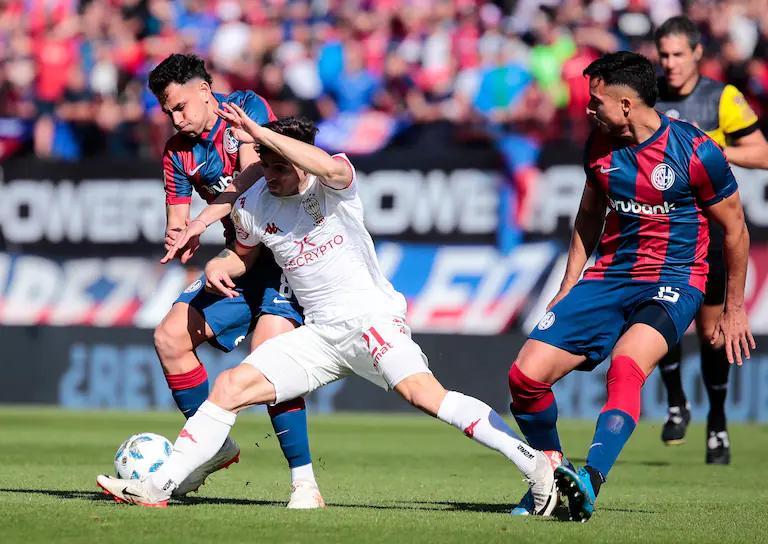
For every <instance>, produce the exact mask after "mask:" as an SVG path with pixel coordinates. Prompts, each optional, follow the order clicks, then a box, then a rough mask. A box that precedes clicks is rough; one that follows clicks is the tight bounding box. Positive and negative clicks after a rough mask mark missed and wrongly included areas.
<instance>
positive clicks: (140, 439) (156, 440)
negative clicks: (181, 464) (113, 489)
mask: <svg viewBox="0 0 768 544" xmlns="http://www.w3.org/2000/svg"><path fill="white" fill-rule="evenodd" d="M171 451H173V446H172V445H171V443H170V442H169V441H168V439H167V438H165V437H164V436H160V435H159V434H154V433H139V434H134V435H133V436H131V437H129V438H128V439H127V440H126V441H125V442H123V443H122V444H120V447H119V448H117V453H115V472H116V473H117V477H118V478H122V479H124V480H140V479H142V478H146V477H147V476H149V475H150V474H151V473H153V472H155V471H156V470H157V469H158V468H160V466H161V465H162V464H163V463H164V462H165V460H166V459H168V457H169V456H170V455H171Z"/></svg>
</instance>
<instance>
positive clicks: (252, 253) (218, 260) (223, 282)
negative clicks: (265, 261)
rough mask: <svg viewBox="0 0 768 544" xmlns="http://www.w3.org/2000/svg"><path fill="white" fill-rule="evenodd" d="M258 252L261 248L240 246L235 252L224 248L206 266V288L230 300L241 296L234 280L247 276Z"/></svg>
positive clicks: (236, 247)
mask: <svg viewBox="0 0 768 544" xmlns="http://www.w3.org/2000/svg"><path fill="white" fill-rule="evenodd" d="M258 252H259V246H256V247H252V248H251V247H248V248H246V247H244V246H241V245H239V244H238V245H236V246H235V248H234V250H232V249H229V248H224V249H223V250H222V251H221V253H219V254H218V255H216V256H215V257H214V258H213V259H211V260H210V261H208V264H206V265H205V288H206V289H208V290H209V291H213V292H216V293H218V294H221V295H224V296H225V297H229V298H234V297H237V296H240V293H238V292H237V291H235V282H234V280H235V279H237V278H239V277H240V276H242V275H243V274H245V272H246V271H247V270H248V268H249V267H250V266H251V265H252V264H253V262H254V260H255V259H256V256H257V255H258Z"/></svg>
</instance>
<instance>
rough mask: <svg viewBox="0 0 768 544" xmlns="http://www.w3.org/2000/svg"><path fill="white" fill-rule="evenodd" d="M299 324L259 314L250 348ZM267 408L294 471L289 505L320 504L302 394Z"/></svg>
mask: <svg viewBox="0 0 768 544" xmlns="http://www.w3.org/2000/svg"><path fill="white" fill-rule="evenodd" d="M298 325H299V324H298V323H297V322H296V321H295V320H293V319H290V318H288V317H284V316H281V315H274V314H263V315H261V316H259V320H258V322H257V323H256V328H255V329H254V330H253V336H252V337H251V350H252V351H253V350H255V349H256V348H257V347H258V346H260V345H261V344H262V343H263V342H265V341H266V340H269V339H270V338H273V337H275V336H277V335H279V334H283V333H285V332H289V331H292V330H293V329H294V328H296V327H297V326H298ZM267 411H268V413H269V417H270V418H271V420H272V428H273V429H274V430H275V436H276V437H277V440H278V442H279V443H280V449H281V450H282V452H283V456H284V457H285V459H286V461H288V468H289V469H290V471H291V489H292V491H291V500H290V501H289V503H288V507H289V508H317V507H319V506H320V501H318V500H317V497H318V496H320V493H319V491H318V490H317V481H316V480H315V473H314V470H313V468H312V455H311V453H310V449H309V434H308V432H307V409H306V404H305V402H304V398H303V397H298V398H295V399H292V400H288V401H285V402H281V403H279V404H275V405H268V406H267Z"/></svg>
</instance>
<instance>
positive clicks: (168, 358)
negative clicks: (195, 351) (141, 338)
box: [154, 321, 189, 373]
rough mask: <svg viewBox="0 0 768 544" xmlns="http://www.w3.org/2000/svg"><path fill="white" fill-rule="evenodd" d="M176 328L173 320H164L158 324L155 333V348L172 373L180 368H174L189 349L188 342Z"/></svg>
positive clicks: (162, 362) (164, 365) (166, 367)
mask: <svg viewBox="0 0 768 544" xmlns="http://www.w3.org/2000/svg"><path fill="white" fill-rule="evenodd" d="M174 328H175V327H174V322H173V321H163V322H161V323H160V324H159V325H158V326H157V328H156V329H155V333H154V343H155V350H156V351H157V355H158V356H159V358H160V363H161V364H162V365H163V368H164V369H165V371H166V372H171V373H173V372H175V371H178V370H179V369H177V368H174V362H175V361H176V359H178V358H179V357H181V356H183V355H184V354H185V353H186V352H187V351H189V350H187V349H185V344H186V342H184V341H183V338H182V337H181V335H180V334H179V333H178V331H176V330H174Z"/></svg>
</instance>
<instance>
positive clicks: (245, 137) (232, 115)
mask: <svg viewBox="0 0 768 544" xmlns="http://www.w3.org/2000/svg"><path fill="white" fill-rule="evenodd" d="M222 108H223V109H220V110H217V112H216V113H217V114H218V115H219V116H220V117H221V118H222V119H225V120H226V121H227V122H228V123H230V124H231V125H232V126H234V127H237V128H236V130H235V134H234V135H235V138H237V139H238V140H240V141H241V142H254V143H258V144H260V145H265V146H267V147H269V148H270V149H272V150H273V151H275V152H277V153H278V154H280V155H282V156H283V157H285V158H286V159H288V160H289V161H290V162H291V163H293V164H294V165H296V166H297V167H299V168H301V169H302V170H304V171H305V172H308V173H310V174H314V175H316V176H318V177H320V178H322V179H323V182H324V183H325V184H326V185H328V186H330V187H333V188H335V189H343V188H345V187H348V186H349V184H350V183H351V182H352V169H351V168H350V167H349V165H348V164H347V162H346V161H340V160H335V159H334V158H333V157H331V156H330V155H329V154H328V153H326V152H325V151H323V150H322V149H320V148H319V147H317V146H314V145H310V144H307V143H304V142H301V141H299V140H294V139H293V138H289V137H288V136H283V135H282V134H277V133H276V132H273V131H271V130H269V129H268V128H265V127H263V126H261V125H259V124H258V123H256V122H255V121H253V119H251V118H250V117H248V114H246V113H245V112H244V111H243V110H242V108H240V107H239V106H237V104H233V103H230V102H226V103H224V104H222Z"/></svg>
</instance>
